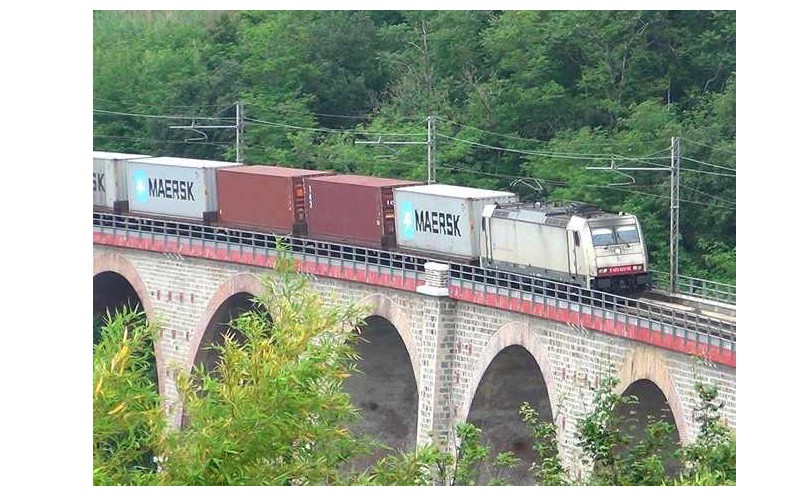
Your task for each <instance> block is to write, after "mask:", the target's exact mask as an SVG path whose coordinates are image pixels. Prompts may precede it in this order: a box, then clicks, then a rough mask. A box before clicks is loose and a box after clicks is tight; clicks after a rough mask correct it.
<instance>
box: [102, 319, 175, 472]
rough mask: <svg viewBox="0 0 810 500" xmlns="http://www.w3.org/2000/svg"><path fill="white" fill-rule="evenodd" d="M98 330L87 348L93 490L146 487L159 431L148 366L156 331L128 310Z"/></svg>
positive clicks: (157, 399)
mask: <svg viewBox="0 0 810 500" xmlns="http://www.w3.org/2000/svg"><path fill="white" fill-rule="evenodd" d="M99 329H100V339H99V342H98V343H96V344H95V345H94V346H93V484H96V485H116V484H124V485H139V484H152V483H154V480H155V476H154V474H155V471H156V464H155V461H154V457H155V456H157V450H158V449H159V445H160V436H161V434H162V432H163V429H164V418H163V410H162V408H161V406H160V397H159V395H158V387H157V383H156V380H155V378H154V376H153V370H154V367H153V364H152V360H153V352H152V346H153V341H154V335H155V331H156V329H155V327H154V326H153V325H149V324H148V323H147V321H146V315H145V314H144V313H143V311H139V310H135V309H129V308H124V309H122V310H121V311H119V312H118V313H116V314H114V315H111V316H110V317H108V318H107V319H106V321H105V322H104V323H103V324H102V325H100V327H99Z"/></svg>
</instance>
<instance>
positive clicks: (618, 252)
mask: <svg viewBox="0 0 810 500" xmlns="http://www.w3.org/2000/svg"><path fill="white" fill-rule="evenodd" d="M613 251H614V252H616V255H619V254H620V253H622V249H621V248H618V247H617V248H614V249H613Z"/></svg>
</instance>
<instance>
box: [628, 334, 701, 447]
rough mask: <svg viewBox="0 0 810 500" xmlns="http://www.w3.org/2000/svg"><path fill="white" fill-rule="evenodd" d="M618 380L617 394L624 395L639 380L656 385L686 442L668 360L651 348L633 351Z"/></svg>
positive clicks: (677, 396) (679, 405) (682, 415)
mask: <svg viewBox="0 0 810 500" xmlns="http://www.w3.org/2000/svg"><path fill="white" fill-rule="evenodd" d="M618 378H619V384H618V385H617V386H616V393H617V394H621V393H623V392H624V391H626V390H627V388H628V387H630V385H631V384H632V383H633V382H636V381H638V380H642V379H647V380H649V381H650V382H652V383H654V384H655V385H656V387H658V389H660V390H661V392H662V393H664V397H665V398H666V400H667V403H668V404H669V407H670V409H671V410H672V416H673V418H674V420H675V427H676V428H677V430H678V437H679V438H680V439H681V442H685V441H686V440H685V437H686V436H685V435H684V432H685V431H686V421H685V420H684V414H683V408H682V406H681V398H680V396H679V395H678V391H677V389H676V387H675V384H674V383H673V382H672V377H671V376H670V373H669V367H668V364H667V359H666V357H665V356H664V355H663V354H662V353H661V352H660V351H657V350H655V349H651V348H649V347H638V348H636V349H633V350H632V351H631V352H630V353H628V355H627V357H626V358H625V360H624V364H623V365H622V367H621V369H620V370H619V373H618Z"/></svg>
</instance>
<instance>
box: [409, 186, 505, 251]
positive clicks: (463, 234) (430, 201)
mask: <svg viewBox="0 0 810 500" xmlns="http://www.w3.org/2000/svg"><path fill="white" fill-rule="evenodd" d="M517 201H518V197H517V195H516V194H514V193H509V192H506V191H492V190H489V189H477V188H470V187H463V186H451V185H448V184H428V185H422V186H409V187H402V188H395V189H394V205H395V208H396V217H397V244H398V245H399V247H401V248H406V249H412V250H417V251H420V252H424V253H428V254H432V255H437V256H444V257H447V258H457V259H461V260H464V261H473V260H475V259H477V258H478V256H479V255H480V251H481V245H480V239H481V213H482V212H483V209H484V206H485V205H489V204H493V203H515V202H517Z"/></svg>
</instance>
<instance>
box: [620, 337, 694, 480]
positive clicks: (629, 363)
mask: <svg viewBox="0 0 810 500" xmlns="http://www.w3.org/2000/svg"><path fill="white" fill-rule="evenodd" d="M618 376H619V384H618V385H617V386H616V392H617V393H618V394H622V395H625V396H635V397H636V398H637V403H635V404H627V405H625V404H623V405H620V406H619V407H618V408H617V409H616V411H617V412H618V415H619V417H620V422H621V424H620V425H621V429H622V431H624V432H625V433H627V434H628V435H629V436H630V437H631V444H635V443H638V442H639V441H641V439H643V437H644V435H645V431H646V428H647V425H648V423H649V422H651V421H663V422H666V423H668V424H670V425H672V426H673V427H674V431H673V433H672V434H670V436H669V438H670V439H671V443H669V444H666V445H665V446H663V448H662V450H661V451H662V453H663V456H662V459H663V461H664V468H665V470H666V472H667V474H670V475H674V474H677V472H678V470H679V462H678V460H677V459H675V458H674V457H673V452H674V451H675V450H676V449H677V448H678V446H679V445H680V444H682V443H683V441H684V431H685V429H686V427H685V422H684V419H683V410H682V408H681V403H680V398H679V396H678V393H677V390H676V387H675V385H674V383H673V382H672V378H671V377H670V374H669V368H668V365H667V362H666V357H665V356H664V355H663V354H662V353H660V352H656V351H655V350H654V349H650V348H647V347H640V348H637V349H634V350H633V351H632V352H630V353H629V354H628V356H627V358H626V359H625V363H624V365H623V366H622V368H621V369H620V370H619V375H618Z"/></svg>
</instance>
